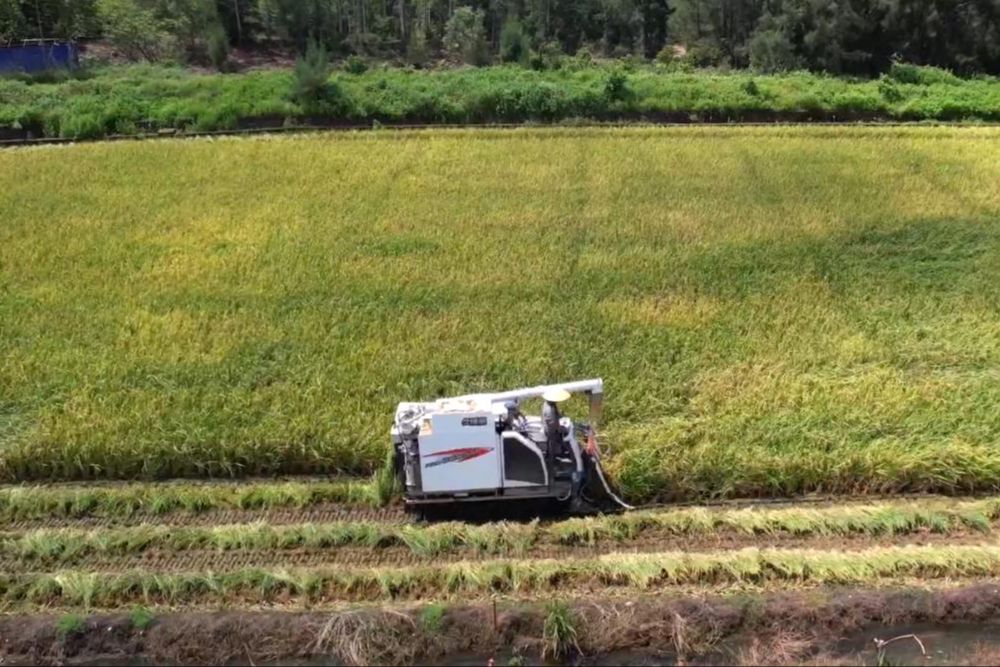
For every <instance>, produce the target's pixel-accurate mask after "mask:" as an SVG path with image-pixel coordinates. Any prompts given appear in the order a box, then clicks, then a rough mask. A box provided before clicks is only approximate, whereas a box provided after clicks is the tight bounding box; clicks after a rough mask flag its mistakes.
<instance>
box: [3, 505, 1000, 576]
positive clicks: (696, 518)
mask: <svg viewBox="0 0 1000 667" xmlns="http://www.w3.org/2000/svg"><path fill="white" fill-rule="evenodd" d="M997 518H1000V499H984V500H974V501H963V502H953V503H950V504H949V503H945V502H943V501H940V502H935V503H931V504H925V503H913V502H908V503H884V504H875V505H863V506H853V507H851V506H849V507H823V508H780V509H766V508H765V509H755V508H746V509H737V510H730V509H725V510H719V509H709V508H685V509H677V510H666V511H664V510H652V511H642V512H633V513H629V514H622V515H612V516H600V517H587V518H578V519H570V520H567V521H562V522H559V523H551V524H539V523H538V522H532V523H526V524H518V523H507V522H499V523H493V524H484V525H471V524H466V523H457V522H449V523H440V524H434V525H394V524H386V523H378V522H370V521H343V522H330V523H307V524H297V525H284V526H272V525H268V524H266V523H264V522H255V523H246V524H232V525H220V526H211V527H200V526H198V527H178V526H156V525H141V526H133V527H126V528H111V529H95V530H86V529H73V528H63V529H41V530H32V531H27V532H23V533H8V534H6V535H2V536H0V555H2V556H3V557H7V558H14V559H21V560H25V561H37V562H40V563H45V564H49V565H53V564H62V565H67V564H73V563H76V562H79V561H82V560H84V559H86V558H88V557H91V556H128V555H134V554H138V553H140V552H142V551H145V550H148V549H157V550H163V551H187V550H220V551H231V550H265V549H298V548H312V549H323V548H336V547H344V546H352V547H367V548H372V549H380V548H388V547H401V548H405V549H408V550H409V551H410V552H412V553H413V554H415V555H418V556H438V555H445V554H449V553H451V554H460V553H468V552H473V553H477V554H491V555H515V556H523V555H526V554H528V553H529V552H530V551H531V550H532V549H533V548H535V547H542V546H553V545H596V544H599V543H609V542H610V543H613V544H622V543H627V542H628V541H630V540H634V539H637V538H640V537H643V536H650V535H664V534H668V535H676V536H679V537H693V536H699V535H711V534H715V533H724V532H728V533H732V532H736V533H740V534H745V535H776V534H785V535H798V536H848V535H871V536H878V535H896V534H907V533H913V532H917V531H929V532H935V533H948V532H951V531H954V530H961V529H971V530H978V531H983V532H988V531H989V530H990V529H991V524H992V522H993V521H994V520H996V519H997Z"/></svg>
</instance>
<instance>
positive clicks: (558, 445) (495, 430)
mask: <svg viewBox="0 0 1000 667" xmlns="http://www.w3.org/2000/svg"><path fill="white" fill-rule="evenodd" d="M577 393H582V394H585V395H586V396H587V398H588V399H589V403H590V416H589V421H588V422H587V423H574V422H573V421H572V420H571V419H570V418H568V417H566V416H564V415H563V414H562V413H561V411H560V405H561V404H563V403H564V402H565V401H566V400H567V399H569V398H570V397H571V395H573V394H577ZM536 398H540V399H541V400H542V409H541V414H540V415H525V414H523V413H522V412H521V406H522V404H523V403H524V402H525V401H528V400H531V399H536ZM603 398H604V383H603V381H602V380H601V379H599V378H597V379H591V380H580V381H576V382H564V383H559V384H551V385H542V386H538V387H529V388H525V389H514V390H511V391H503V392H498V393H486V394H468V395H465V396H455V397H451V398H440V399H438V400H435V401H430V402H425V403H411V402H404V403H400V404H399V406H398V407H397V408H396V417H395V421H394V424H393V426H392V430H391V433H392V442H393V445H394V447H395V463H396V473H397V475H398V477H399V479H400V481H401V483H402V485H403V489H404V492H403V497H404V500H405V503H406V505H407V507H408V508H410V509H415V510H417V511H421V510H425V509H430V508H433V507H437V508H441V507H443V506H447V505H451V506H455V505H456V504H460V503H471V502H483V501H500V502H506V501H529V500H533V501H545V502H547V503H552V502H555V503H559V504H560V505H562V506H563V507H565V509H568V510H569V511H570V512H579V513H586V512H588V511H596V510H601V509H610V508H611V507H612V506H617V507H622V508H625V509H629V506H628V505H626V504H625V503H624V502H622V501H621V499H620V498H618V496H617V495H615V493H614V492H613V491H612V490H611V488H610V486H609V485H608V483H607V480H606V478H605V476H604V473H603V471H602V470H601V463H600V453H599V448H598V446H597V437H596V428H597V421H598V419H599V418H600V415H601V407H602V401H603Z"/></svg>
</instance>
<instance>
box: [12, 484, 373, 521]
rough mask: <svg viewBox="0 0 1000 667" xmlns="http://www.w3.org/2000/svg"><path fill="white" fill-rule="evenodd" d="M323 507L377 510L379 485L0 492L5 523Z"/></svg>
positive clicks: (151, 486) (62, 488)
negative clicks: (369, 508) (340, 506)
mask: <svg viewBox="0 0 1000 667" xmlns="http://www.w3.org/2000/svg"><path fill="white" fill-rule="evenodd" d="M318 503H347V504H358V505H370V506H376V505H378V504H379V497H378V493H377V489H376V487H375V485H373V484H371V483H369V482H367V481H362V480H332V481H310V482H262V483H249V484H228V483H220V484H123V485H118V486H104V487H102V486H17V487H6V488H0V520H6V521H16V520H25V519H44V518H48V517H53V516H57V517H129V516H134V515H136V514H142V513H146V514H151V515H163V514H169V513H171V512H188V513H192V514H195V513H199V512H207V511H209V510H236V509H244V510H245V509H270V508H278V507H297V508H301V507H308V506H309V505H315V504H318Z"/></svg>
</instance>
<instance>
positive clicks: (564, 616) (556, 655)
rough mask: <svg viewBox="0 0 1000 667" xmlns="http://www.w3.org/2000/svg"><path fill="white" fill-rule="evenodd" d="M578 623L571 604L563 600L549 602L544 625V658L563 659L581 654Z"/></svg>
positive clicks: (546, 607)
mask: <svg viewBox="0 0 1000 667" xmlns="http://www.w3.org/2000/svg"><path fill="white" fill-rule="evenodd" d="M577 625H578V621H577V617H576V615H575V614H574V612H573V609H572V608H571V607H570V606H569V605H567V604H566V603H565V602H563V601H562V600H553V601H551V602H549V603H548V604H547V605H546V606H545V622H544V624H543V626H542V642H543V643H542V658H551V659H553V660H563V659H565V658H568V657H570V656H573V655H579V654H580V645H579V644H578V643H577Z"/></svg>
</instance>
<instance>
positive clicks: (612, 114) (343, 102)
mask: <svg viewBox="0 0 1000 667" xmlns="http://www.w3.org/2000/svg"><path fill="white" fill-rule="evenodd" d="M81 76H82V78H80V79H72V80H68V81H61V82H59V81H57V82H51V83H43V82H31V80H16V79H7V80H3V79H0V139H3V138H7V139H21V138H25V137H29V136H33V137H68V138H97V137H104V136H108V135H134V134H141V133H150V132H152V133H155V132H157V131H159V130H164V129H170V130H178V131H185V130H187V131H211V130H230V129H236V128H260V127H272V128H279V127H282V126H285V125H301V124H311V125H320V126H343V125H371V124H372V123H385V124H393V123H421V124H436V123H449V124H468V123H497V122H507V123H521V122H558V121H566V120H574V119H575V120H579V119H587V120H592V121H635V120H647V121H652V122H664V121H668V122H692V121H693V122H733V121H784V122H798V121H801V122H809V121H856V120H872V121H879V120H883V121H884V120H894V121H976V120H978V121H997V120H1000V82H998V81H997V79H996V78H994V77H987V76H982V77H979V78H976V79H960V78H958V77H956V76H954V75H953V74H951V73H949V72H946V71H944V70H938V69H934V68H926V67H924V68H922V67H915V66H912V65H902V64H898V65H896V66H894V67H893V68H892V70H891V71H890V72H889V73H888V74H887V75H885V76H884V77H882V78H881V79H878V80H859V79H850V78H837V77H832V76H827V75H816V74H809V73H803V72H800V73H792V74H784V75H769V76H761V75H755V74H752V73H749V72H746V71H743V72H732V73H720V72H710V71H695V72H678V71H671V70H669V69H664V68H662V67H658V66H635V67H628V68H622V67H621V66H601V65H596V64H579V65H571V66H567V67H565V68H563V69H559V70H550V71H532V70H528V69H523V68H520V67H513V66H509V67H487V68H478V69H477V68H472V69H461V70H430V71H414V70H398V69H396V70H394V69H390V68H379V69H375V70H371V71H368V72H365V73H363V74H347V73H339V74H337V75H335V76H333V77H332V78H331V80H330V82H329V85H328V90H327V92H326V93H325V96H324V98H323V99H322V100H317V101H315V102H309V103H300V102H296V101H295V100H294V98H293V96H292V94H291V91H292V90H293V87H294V86H293V75H292V73H291V72H290V71H278V70H275V71H261V72H253V73H249V74H195V73H193V72H190V71H186V70H183V69H174V68H167V67H156V66H129V67H106V68H99V69H96V70H94V71H91V72H84V73H83V74H82V75H81Z"/></svg>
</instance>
